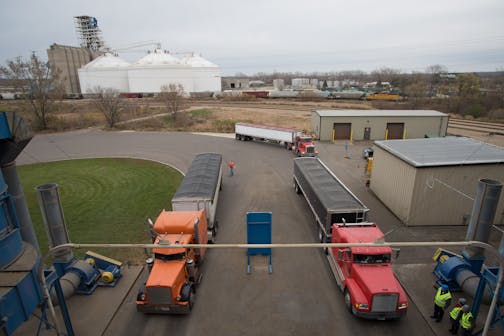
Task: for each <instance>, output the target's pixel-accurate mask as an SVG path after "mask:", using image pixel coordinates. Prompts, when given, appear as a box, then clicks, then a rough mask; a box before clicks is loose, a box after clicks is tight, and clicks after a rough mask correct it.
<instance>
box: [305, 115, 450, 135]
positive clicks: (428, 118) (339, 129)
mask: <svg viewBox="0 0 504 336" xmlns="http://www.w3.org/2000/svg"><path fill="white" fill-rule="evenodd" d="M447 128H448V115H447V114H445V113H442V112H438V111H432V110H315V111H312V115H311V129H312V132H314V133H315V134H316V136H317V139H319V140H322V141H324V140H326V141H327V140H390V139H415V138H424V137H443V136H445V135H446V129H447Z"/></svg>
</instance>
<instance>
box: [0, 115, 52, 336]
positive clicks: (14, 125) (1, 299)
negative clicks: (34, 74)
mask: <svg viewBox="0 0 504 336" xmlns="http://www.w3.org/2000/svg"><path fill="white" fill-rule="evenodd" d="M30 140H31V132H26V127H25V125H24V124H23V122H22V120H21V119H20V118H19V117H17V116H16V115H15V114H14V113H6V112H0V168H2V174H0V334H2V335H3V334H5V335H11V334H12V333H13V332H14V330H16V328H17V327H18V326H19V325H20V324H21V323H23V322H24V321H26V320H28V318H29V317H30V315H31V314H32V313H33V311H34V310H35V308H37V306H39V304H40V303H41V302H42V289H41V287H40V284H39V281H38V277H37V270H38V266H39V264H40V256H39V253H38V250H37V249H36V248H35V247H34V246H33V245H31V244H29V243H27V242H25V241H23V239H22V235H21V223H20V222H19V219H18V216H17V214H16V208H15V205H14V201H13V199H12V197H11V195H10V194H9V192H8V191H9V190H8V189H9V186H8V184H7V181H6V180H5V178H4V176H3V169H4V167H6V166H7V165H12V164H13V162H14V160H15V159H16V157H17V156H18V154H19V153H20V152H21V151H22V150H23V148H24V147H25V146H26V144H28V142H29V141H30Z"/></svg>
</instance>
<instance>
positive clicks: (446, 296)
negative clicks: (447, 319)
mask: <svg viewBox="0 0 504 336" xmlns="http://www.w3.org/2000/svg"><path fill="white" fill-rule="evenodd" d="M451 298H452V296H451V293H450V290H449V287H448V285H441V287H439V288H438V290H437V292H436V296H435V297H434V314H433V315H432V316H431V318H435V319H436V322H441V320H442V319H443V315H444V311H445V309H446V308H448V307H449V306H450V302H451Z"/></svg>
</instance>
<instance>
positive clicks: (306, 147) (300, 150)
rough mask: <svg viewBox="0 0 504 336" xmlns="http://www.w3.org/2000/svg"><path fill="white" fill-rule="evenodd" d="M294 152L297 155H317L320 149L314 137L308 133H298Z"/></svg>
mask: <svg viewBox="0 0 504 336" xmlns="http://www.w3.org/2000/svg"><path fill="white" fill-rule="evenodd" d="M294 153H295V154H296V155H297V156H317V155H318V150H317V148H316V147H315V144H314V143H313V138H312V137H311V136H310V135H307V134H301V135H297V136H296V138H295V139H294Z"/></svg>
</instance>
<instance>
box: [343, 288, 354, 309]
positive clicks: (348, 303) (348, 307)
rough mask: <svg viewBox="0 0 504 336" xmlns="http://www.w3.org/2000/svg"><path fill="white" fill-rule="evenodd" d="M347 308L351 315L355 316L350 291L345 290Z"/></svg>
mask: <svg viewBox="0 0 504 336" xmlns="http://www.w3.org/2000/svg"><path fill="white" fill-rule="evenodd" d="M344 295H345V306H346V307H347V309H348V311H349V312H350V314H352V315H353V310H352V297H351V296H350V292H349V291H348V289H346V288H345V293H344Z"/></svg>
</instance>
